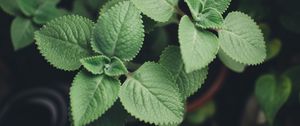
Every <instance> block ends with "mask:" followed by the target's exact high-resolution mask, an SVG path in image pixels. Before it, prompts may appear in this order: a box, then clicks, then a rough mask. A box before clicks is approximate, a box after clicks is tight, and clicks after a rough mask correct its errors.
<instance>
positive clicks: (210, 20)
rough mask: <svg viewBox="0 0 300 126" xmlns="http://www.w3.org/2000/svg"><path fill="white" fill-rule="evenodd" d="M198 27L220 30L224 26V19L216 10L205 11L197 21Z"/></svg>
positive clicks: (208, 9)
mask: <svg viewBox="0 0 300 126" xmlns="http://www.w3.org/2000/svg"><path fill="white" fill-rule="evenodd" d="M195 21H196V26H199V27H201V28H204V29H208V28H213V29H220V28H222V25H223V17H222V15H221V13H220V12H218V11H217V10H216V9H214V8H207V9H205V10H203V12H201V13H200V14H199V15H198V16H197V17H196V19H195Z"/></svg>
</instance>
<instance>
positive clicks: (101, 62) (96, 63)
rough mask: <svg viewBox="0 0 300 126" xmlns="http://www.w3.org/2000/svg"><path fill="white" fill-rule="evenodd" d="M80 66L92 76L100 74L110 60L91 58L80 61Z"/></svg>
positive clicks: (101, 57) (103, 57) (99, 57)
mask: <svg viewBox="0 0 300 126" xmlns="http://www.w3.org/2000/svg"><path fill="white" fill-rule="evenodd" d="M80 62H81V64H82V65H83V66H84V68H85V69H87V70H88V71H89V72H91V73H93V74H102V73H103V72H104V68H105V65H106V64H109V63H110V59H109V58H108V57H106V56H93V57H88V58H83V59H81V60H80Z"/></svg>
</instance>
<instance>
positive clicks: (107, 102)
mask: <svg viewBox="0 0 300 126" xmlns="http://www.w3.org/2000/svg"><path fill="white" fill-rule="evenodd" d="M119 89H120V82H119V80H117V79H115V78H111V77H108V76H106V75H103V74H102V75H93V74H91V73H89V72H87V71H84V70H82V71H80V72H79V73H78V74H77V75H76V77H75V79H74V81H73V84H72V87H71V91H70V100H71V111H72V117H73V120H74V125H75V126H82V125H86V124H88V123H90V122H92V121H94V120H96V119H97V118H99V117H100V116H102V115H103V114H104V113H105V112H106V111H107V110H108V109H109V108H110V107H111V106H112V105H113V104H114V102H115V101H116V100H117V98H118V93H119Z"/></svg>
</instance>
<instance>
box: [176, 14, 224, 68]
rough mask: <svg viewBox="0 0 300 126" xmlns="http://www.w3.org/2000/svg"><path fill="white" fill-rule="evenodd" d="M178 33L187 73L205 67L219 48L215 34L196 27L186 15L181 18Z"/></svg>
mask: <svg viewBox="0 0 300 126" xmlns="http://www.w3.org/2000/svg"><path fill="white" fill-rule="evenodd" d="M178 34H179V43H180V49H181V55H182V59H183V62H184V64H185V71H186V72H187V73H190V72H192V71H195V70H200V69H203V68H205V67H206V66H207V65H208V64H209V63H210V62H211V61H213V59H214V58H215V57H216V54H217V53H218V49H219V42H218V39H217V36H216V35H214V34H213V33H211V32H209V31H205V30H203V29H198V28H196V27H195V25H194V24H193V22H192V21H191V20H190V19H189V17H188V16H183V17H182V18H181V21H180V23H179V33H178Z"/></svg>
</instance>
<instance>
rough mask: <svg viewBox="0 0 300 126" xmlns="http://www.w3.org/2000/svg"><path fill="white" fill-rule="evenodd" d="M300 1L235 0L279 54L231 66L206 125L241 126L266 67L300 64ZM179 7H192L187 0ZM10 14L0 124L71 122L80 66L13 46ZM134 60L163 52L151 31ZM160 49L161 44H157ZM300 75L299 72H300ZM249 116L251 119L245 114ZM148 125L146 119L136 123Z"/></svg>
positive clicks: (173, 28)
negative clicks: (66, 67)
mask: <svg viewBox="0 0 300 126" xmlns="http://www.w3.org/2000/svg"><path fill="white" fill-rule="evenodd" d="M72 3H73V0H62V1H61V2H60V4H59V6H60V7H63V8H66V9H68V10H71V9H72ZM299 6H300V1H299V0H233V1H232V5H231V6H230V9H229V11H231V10H240V11H243V12H245V13H247V14H250V15H251V16H252V17H253V18H254V19H255V20H256V21H257V22H259V23H260V24H261V23H263V24H266V25H267V26H268V27H269V29H270V35H269V36H268V37H267V38H270V39H272V38H279V39H280V40H281V42H282V50H281V52H280V54H279V55H278V56H277V57H276V58H274V59H272V60H270V61H268V62H266V63H264V64H262V65H259V66H255V67H248V68H247V70H246V71H245V72H244V73H242V74H237V73H234V72H230V73H229V76H228V77H227V78H226V81H225V83H224V84H223V86H222V88H221V90H220V91H219V92H218V93H217V94H216V96H215V100H214V101H215V103H216V114H215V115H214V117H213V118H212V119H209V120H208V121H205V123H204V124H203V125H207V126H212V125H217V126H240V125H241V124H242V123H243V121H244V120H245V119H243V118H244V117H245V115H247V114H249V113H247V111H246V108H247V107H246V106H247V104H249V102H248V101H249V99H251V97H252V96H253V90H254V84H255V80H256V79H257V78H258V76H260V75H262V74H264V73H268V72H274V73H281V72H283V71H285V70H286V69H288V68H290V67H292V66H296V65H300V46H299V45H300V44H299V43H300V39H299V36H300V10H299ZM180 8H182V9H183V11H184V12H186V13H189V12H188V10H187V8H186V5H185V4H184V2H183V0H181V1H180ZM12 20H13V17H12V16H9V15H8V14H6V13H4V12H3V11H0V27H1V29H0V33H1V34H0V125H1V126H20V125H22V126H68V125H70V123H69V121H68V106H69V99H68V94H69V87H70V84H71V82H72V78H73V76H74V75H75V73H76V72H65V71H61V70H58V69H55V68H54V67H52V66H50V65H49V64H48V63H47V62H46V61H45V60H44V59H43V57H42V56H41V55H40V53H39V51H38V50H37V49H36V45H34V44H33V45H30V46H29V47H26V48H24V49H22V50H19V51H17V52H15V51H14V50H13V47H12V43H11V39H10V24H11V22H12ZM165 30H166V33H167V35H168V37H169V38H168V41H169V43H168V44H174V45H177V44H178V40H177V25H175V24H171V25H167V26H166V27H165ZM156 32H157V31H156V30H154V31H153V32H152V33H149V34H150V35H146V40H145V44H144V46H143V49H142V51H141V53H140V54H139V55H138V57H137V58H136V59H135V61H136V62H144V61H145V60H154V61H155V60H157V59H158V56H159V53H155V52H152V51H153V43H152V40H151V37H150V36H155V35H152V34H155V33H156ZM155 51H157V50H155ZM221 65H222V64H221V62H220V61H219V60H218V59H217V60H215V61H214V62H213V63H212V64H211V65H210V73H209V77H208V81H207V82H206V84H205V85H204V86H203V88H201V89H200V90H199V92H198V93H197V94H195V95H194V96H192V97H191V98H190V99H189V101H190V102H191V101H193V100H195V99H197V98H198V97H201V96H202V95H204V94H203V92H205V90H207V89H209V88H210V86H211V83H212V82H213V81H214V79H215V78H216V75H217V72H218V71H219V69H220V66H221ZM299 76H300V75H299ZM299 108H300V105H299V102H291V103H290V104H289V103H288V104H287V105H285V106H284V108H283V109H282V110H281V111H280V112H279V116H278V117H277V118H279V119H278V120H280V123H279V124H280V125H282V126H299V125H300V120H299V117H300V109H299ZM246 120H247V119H246ZM132 125H145V124H132Z"/></svg>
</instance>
